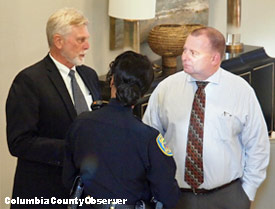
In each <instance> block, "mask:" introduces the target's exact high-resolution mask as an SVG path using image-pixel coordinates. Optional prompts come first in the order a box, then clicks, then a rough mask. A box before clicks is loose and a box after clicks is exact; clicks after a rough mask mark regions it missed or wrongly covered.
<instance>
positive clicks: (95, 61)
mask: <svg viewBox="0 0 275 209" xmlns="http://www.w3.org/2000/svg"><path fill="white" fill-rule="evenodd" d="M209 2H210V15H209V25H211V26H214V27H217V28H218V29H220V30H221V31H222V32H223V33H224V34H225V32H226V26H225V24H226V19H225V17H226V15H225V14H226V10H225V2H226V1H221V0H209ZM107 3H108V0H56V1H50V0H9V1H8V0H0V67H1V68H0V71H1V76H0V115H1V117H0V140H1V142H0V165H1V168H0V208H1V209H6V208H8V206H7V205H5V204H4V198H5V197H7V196H10V195H11V190H12V182H13V176H14V169H15V163H16V161H15V160H16V159H15V158H13V157H11V156H10V154H9V152H8V148H7V144H6V135H5V126H6V124H5V100H6V97H7V94H8V90H9V87H10V85H11V82H12V80H13V78H14V77H15V75H16V74H17V73H18V72H19V71H20V70H21V69H23V68H24V67H26V66H29V65H30V64H33V63H34V62H36V61H38V60H40V59H41V58H42V57H44V56H45V55H46V54H47V51H48V47H47V43H46V36H45V24H46V21H47V18H48V17H49V15H50V14H51V13H52V12H54V11H55V10H56V9H59V8H61V7H64V6H69V7H71V6H73V7H76V8H78V9H80V10H82V11H83V12H84V14H85V15H86V16H87V17H88V18H89V20H90V28H89V29H90V33H91V50H90V51H89V53H88V55H87V58H86V64H88V65H90V66H92V67H94V68H95V69H96V70H97V72H98V74H99V75H103V74H105V73H106V72H107V69H108V64H109V62H110V61H111V60H112V59H113V58H114V57H115V56H116V55H117V54H118V53H120V51H109V48H108V41H109V26H108V24H109V19H108V16H107V7H108V6H107ZM274 7H275V1H274V0H264V1H257V0H249V1H243V21H244V22H243V25H242V30H243V33H242V40H243V42H244V43H245V44H250V45H259V46H264V47H265V48H266V50H267V52H268V53H269V54H270V55H271V56H275V45H274V43H273V34H274V35H275V24H273V22H272V20H275V13H274V11H273V10H274V9H273V8H274ZM258 11H262V13H261V14H257V13H258ZM267 209H268V208H267Z"/></svg>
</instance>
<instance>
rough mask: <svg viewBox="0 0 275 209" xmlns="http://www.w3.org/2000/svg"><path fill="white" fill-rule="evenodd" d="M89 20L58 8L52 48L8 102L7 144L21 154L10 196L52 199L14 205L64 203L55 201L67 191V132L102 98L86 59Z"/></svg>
mask: <svg viewBox="0 0 275 209" xmlns="http://www.w3.org/2000/svg"><path fill="white" fill-rule="evenodd" d="M87 24H88V20H87V19H86V18H85V17H84V16H83V15H82V14H81V13H80V12H79V11H77V10H75V9H72V8H64V9H61V10H58V11H57V12H55V13H54V14H53V15H52V16H51V17H50V18H49V20H48V23H47V38H48V43H49V47H50V51H49V54H48V55H47V56H46V57H45V58H44V59H42V60H41V61H39V62H38V63H36V64H34V65H32V66H30V67H28V68H26V69H24V70H23V71H21V72H20V73H19V74H18V75H17V76H16V78H15V79H14V81H13V84H12V86H11V89H10V92H9V95H8V99H7V103H6V116H7V139H8V146H9V150H10V152H11V154H12V155H13V156H16V157H17V158H18V161H17V168H16V174H15V179H14V188H13V196H12V198H20V199H34V198H35V197H36V198H38V199H39V200H40V203H43V202H44V203H45V201H47V200H48V199H49V200H50V201H49V204H39V205H29V204H28V205H27V204H25V205H24V204H23V205H22V204H12V206H11V208H13V209H14V208H20V209H22V208H27V209H31V208H35V209H42V208H66V205H65V204H57V203H56V204H54V203H55V202H57V200H59V199H64V198H68V194H69V193H68V191H66V190H65V189H64V188H63V186H62V181H61V174H62V161H63V155H64V154H63V152H64V146H65V142H64V137H65V134H66V132H67V130H68V128H69V126H70V125H71V123H72V121H73V120H74V119H75V117H76V116H77V115H78V114H80V113H81V112H82V111H86V110H90V105H91V103H92V102H93V101H95V100H98V99H100V92H99V84H98V77H97V74H96V72H95V71H94V70H93V69H91V68H89V67H87V66H84V65H82V63H83V59H84V56H85V53H86V51H87V50H88V48H89V42H88V39H89V32H88V29H87ZM72 71H73V72H72ZM72 74H73V75H72ZM76 90H77V92H76ZM80 100H81V101H80ZM79 103H81V104H82V105H80V106H81V108H82V109H81V108H80V109H79V105H78V104H79ZM46 203H47V202H46Z"/></svg>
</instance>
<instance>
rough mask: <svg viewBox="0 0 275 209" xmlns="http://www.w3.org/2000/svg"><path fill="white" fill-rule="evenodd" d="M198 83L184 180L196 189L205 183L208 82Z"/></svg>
mask: <svg viewBox="0 0 275 209" xmlns="http://www.w3.org/2000/svg"><path fill="white" fill-rule="evenodd" d="M196 83H197V86H198V89H197V91H196V93H195V96H194V101H193V106H192V111H191V116H190V124H189V130H188V142H187V148H186V159H185V176H184V180H185V181H186V182H187V183H188V184H189V185H190V186H191V188H195V189H196V188H198V187H199V186H200V185H201V184H202V183H203V162H202V147H203V124H204V108H205V91H204V88H205V87H206V85H207V84H208V82H200V81H197V82H196Z"/></svg>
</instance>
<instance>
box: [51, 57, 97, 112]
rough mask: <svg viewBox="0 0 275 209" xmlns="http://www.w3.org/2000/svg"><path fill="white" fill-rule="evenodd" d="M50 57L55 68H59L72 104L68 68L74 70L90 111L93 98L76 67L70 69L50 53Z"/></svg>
mask: <svg viewBox="0 0 275 209" xmlns="http://www.w3.org/2000/svg"><path fill="white" fill-rule="evenodd" d="M50 57H51V59H52V60H53V62H54V64H55V65H56V67H57V69H58V70H59V72H60V74H61V76H62V78H63V81H64V83H65V85H66V87H67V90H68V92H69V94H70V96H71V99H72V102H73V104H74V98H73V91H72V84H71V77H70V76H69V72H70V70H74V71H75V79H76V81H77V83H78V85H79V87H80V89H81V91H82V93H83V95H84V98H85V100H86V103H87V105H88V108H89V110H90V111H91V104H92V102H93V98H92V95H91V93H90V91H89V89H88V88H87V87H86V86H85V84H84V82H83V80H82V79H81V77H80V75H79V74H78V72H77V70H76V67H75V66H74V67H73V68H72V69H69V68H68V67H67V66H65V65H63V64H61V63H60V62H58V61H57V60H56V59H54V58H53V57H52V56H51V54H50Z"/></svg>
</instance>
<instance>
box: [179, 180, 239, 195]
mask: <svg viewBox="0 0 275 209" xmlns="http://www.w3.org/2000/svg"><path fill="white" fill-rule="evenodd" d="M238 180H239V179H235V180H233V181H231V182H229V183H227V184H224V185H222V186H219V187H216V188H214V189H195V188H191V189H186V188H180V191H182V192H192V193H194V194H195V195H197V194H206V193H210V192H214V191H217V190H220V189H224V188H225V187H227V186H229V185H231V184H233V183H235V182H237V181H238Z"/></svg>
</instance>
